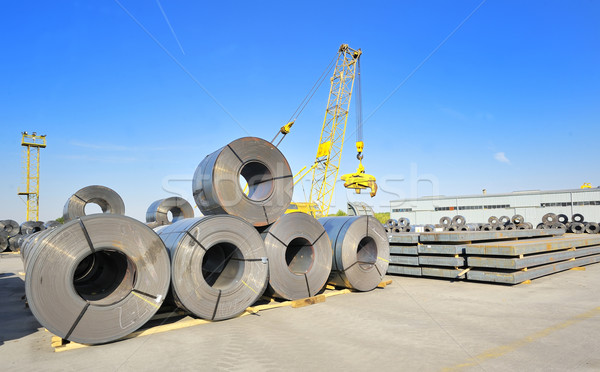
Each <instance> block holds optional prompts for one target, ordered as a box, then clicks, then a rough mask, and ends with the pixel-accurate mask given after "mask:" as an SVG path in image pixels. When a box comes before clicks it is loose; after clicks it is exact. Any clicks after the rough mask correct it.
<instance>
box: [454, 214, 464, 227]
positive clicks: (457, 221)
mask: <svg viewBox="0 0 600 372" xmlns="http://www.w3.org/2000/svg"><path fill="white" fill-rule="evenodd" d="M466 223H467V219H466V218H465V217H464V216H461V215H460V214H459V215H456V216H454V217H452V222H451V224H452V225H456V226H463V225H464V224H466Z"/></svg>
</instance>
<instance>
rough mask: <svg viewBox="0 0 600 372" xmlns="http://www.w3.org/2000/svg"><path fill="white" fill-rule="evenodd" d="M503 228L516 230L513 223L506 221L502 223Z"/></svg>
mask: <svg viewBox="0 0 600 372" xmlns="http://www.w3.org/2000/svg"><path fill="white" fill-rule="evenodd" d="M504 230H517V225H515V224H514V223H512V222H511V223H507V224H506V225H504Z"/></svg>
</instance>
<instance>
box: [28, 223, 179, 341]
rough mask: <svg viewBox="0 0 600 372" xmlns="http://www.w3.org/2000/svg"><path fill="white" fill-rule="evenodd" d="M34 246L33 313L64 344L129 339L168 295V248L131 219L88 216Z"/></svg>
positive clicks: (30, 290)
mask: <svg viewBox="0 0 600 372" xmlns="http://www.w3.org/2000/svg"><path fill="white" fill-rule="evenodd" d="M36 235H37V234H36ZM27 245H28V248H27V250H28V253H27V258H26V260H25V265H26V275H25V293H26V295H27V301H28V304H29V308H30V309H31V312H32V313H33V315H34V316H35V317H36V319H37V320H38V321H39V322H40V324H42V326H44V327H46V328H47V329H48V330H49V331H50V332H52V333H54V334H55V335H57V336H60V337H62V338H64V339H67V340H70V341H75V342H80V343H86V344H99V343H105V342H110V341H113V340H116V339H118V338H121V337H124V336H126V335H128V334H129V333H131V332H133V331H135V330H136V329H138V328H139V327H140V326H142V325H143V324H144V323H146V322H147V321H148V320H149V319H150V318H151V317H152V316H153V315H154V314H155V313H156V311H157V310H158V308H159V307H160V305H161V303H162V302H163V300H164V298H165V296H166V295H167V291H168V289H169V282H170V270H169V269H170V265H169V255H168V253H167V250H166V249H165V246H164V244H163V242H162V241H161V240H160V238H159V237H158V236H157V235H156V234H155V233H154V232H153V231H152V230H151V229H149V228H148V227H147V226H145V225H144V224H142V223H140V222H138V221H136V220H134V219H132V218H129V217H125V216H120V215H112V214H111V215H109V214H95V215H90V216H84V217H81V218H80V219H78V220H74V221H70V222H68V223H66V224H65V225H64V226H61V227H60V228H56V229H52V230H46V231H43V232H41V233H39V236H38V237H37V239H36V238H34V237H32V238H31V240H29V242H28V243H27Z"/></svg>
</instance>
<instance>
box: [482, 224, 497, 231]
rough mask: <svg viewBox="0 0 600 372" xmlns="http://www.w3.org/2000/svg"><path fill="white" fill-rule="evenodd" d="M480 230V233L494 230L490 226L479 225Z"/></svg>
mask: <svg viewBox="0 0 600 372" xmlns="http://www.w3.org/2000/svg"><path fill="white" fill-rule="evenodd" d="M480 230H481V231H492V230H494V227H493V226H492V225H491V224H489V223H486V224H484V225H481V228H480Z"/></svg>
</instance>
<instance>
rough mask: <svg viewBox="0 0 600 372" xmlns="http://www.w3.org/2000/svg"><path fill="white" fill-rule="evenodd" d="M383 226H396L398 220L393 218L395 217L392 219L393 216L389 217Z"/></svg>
mask: <svg viewBox="0 0 600 372" xmlns="http://www.w3.org/2000/svg"><path fill="white" fill-rule="evenodd" d="M384 226H388V227H391V228H394V227H396V226H398V221H397V220H395V219H393V218H390V219H389V220H387V221H386V222H385V225H384Z"/></svg>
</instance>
